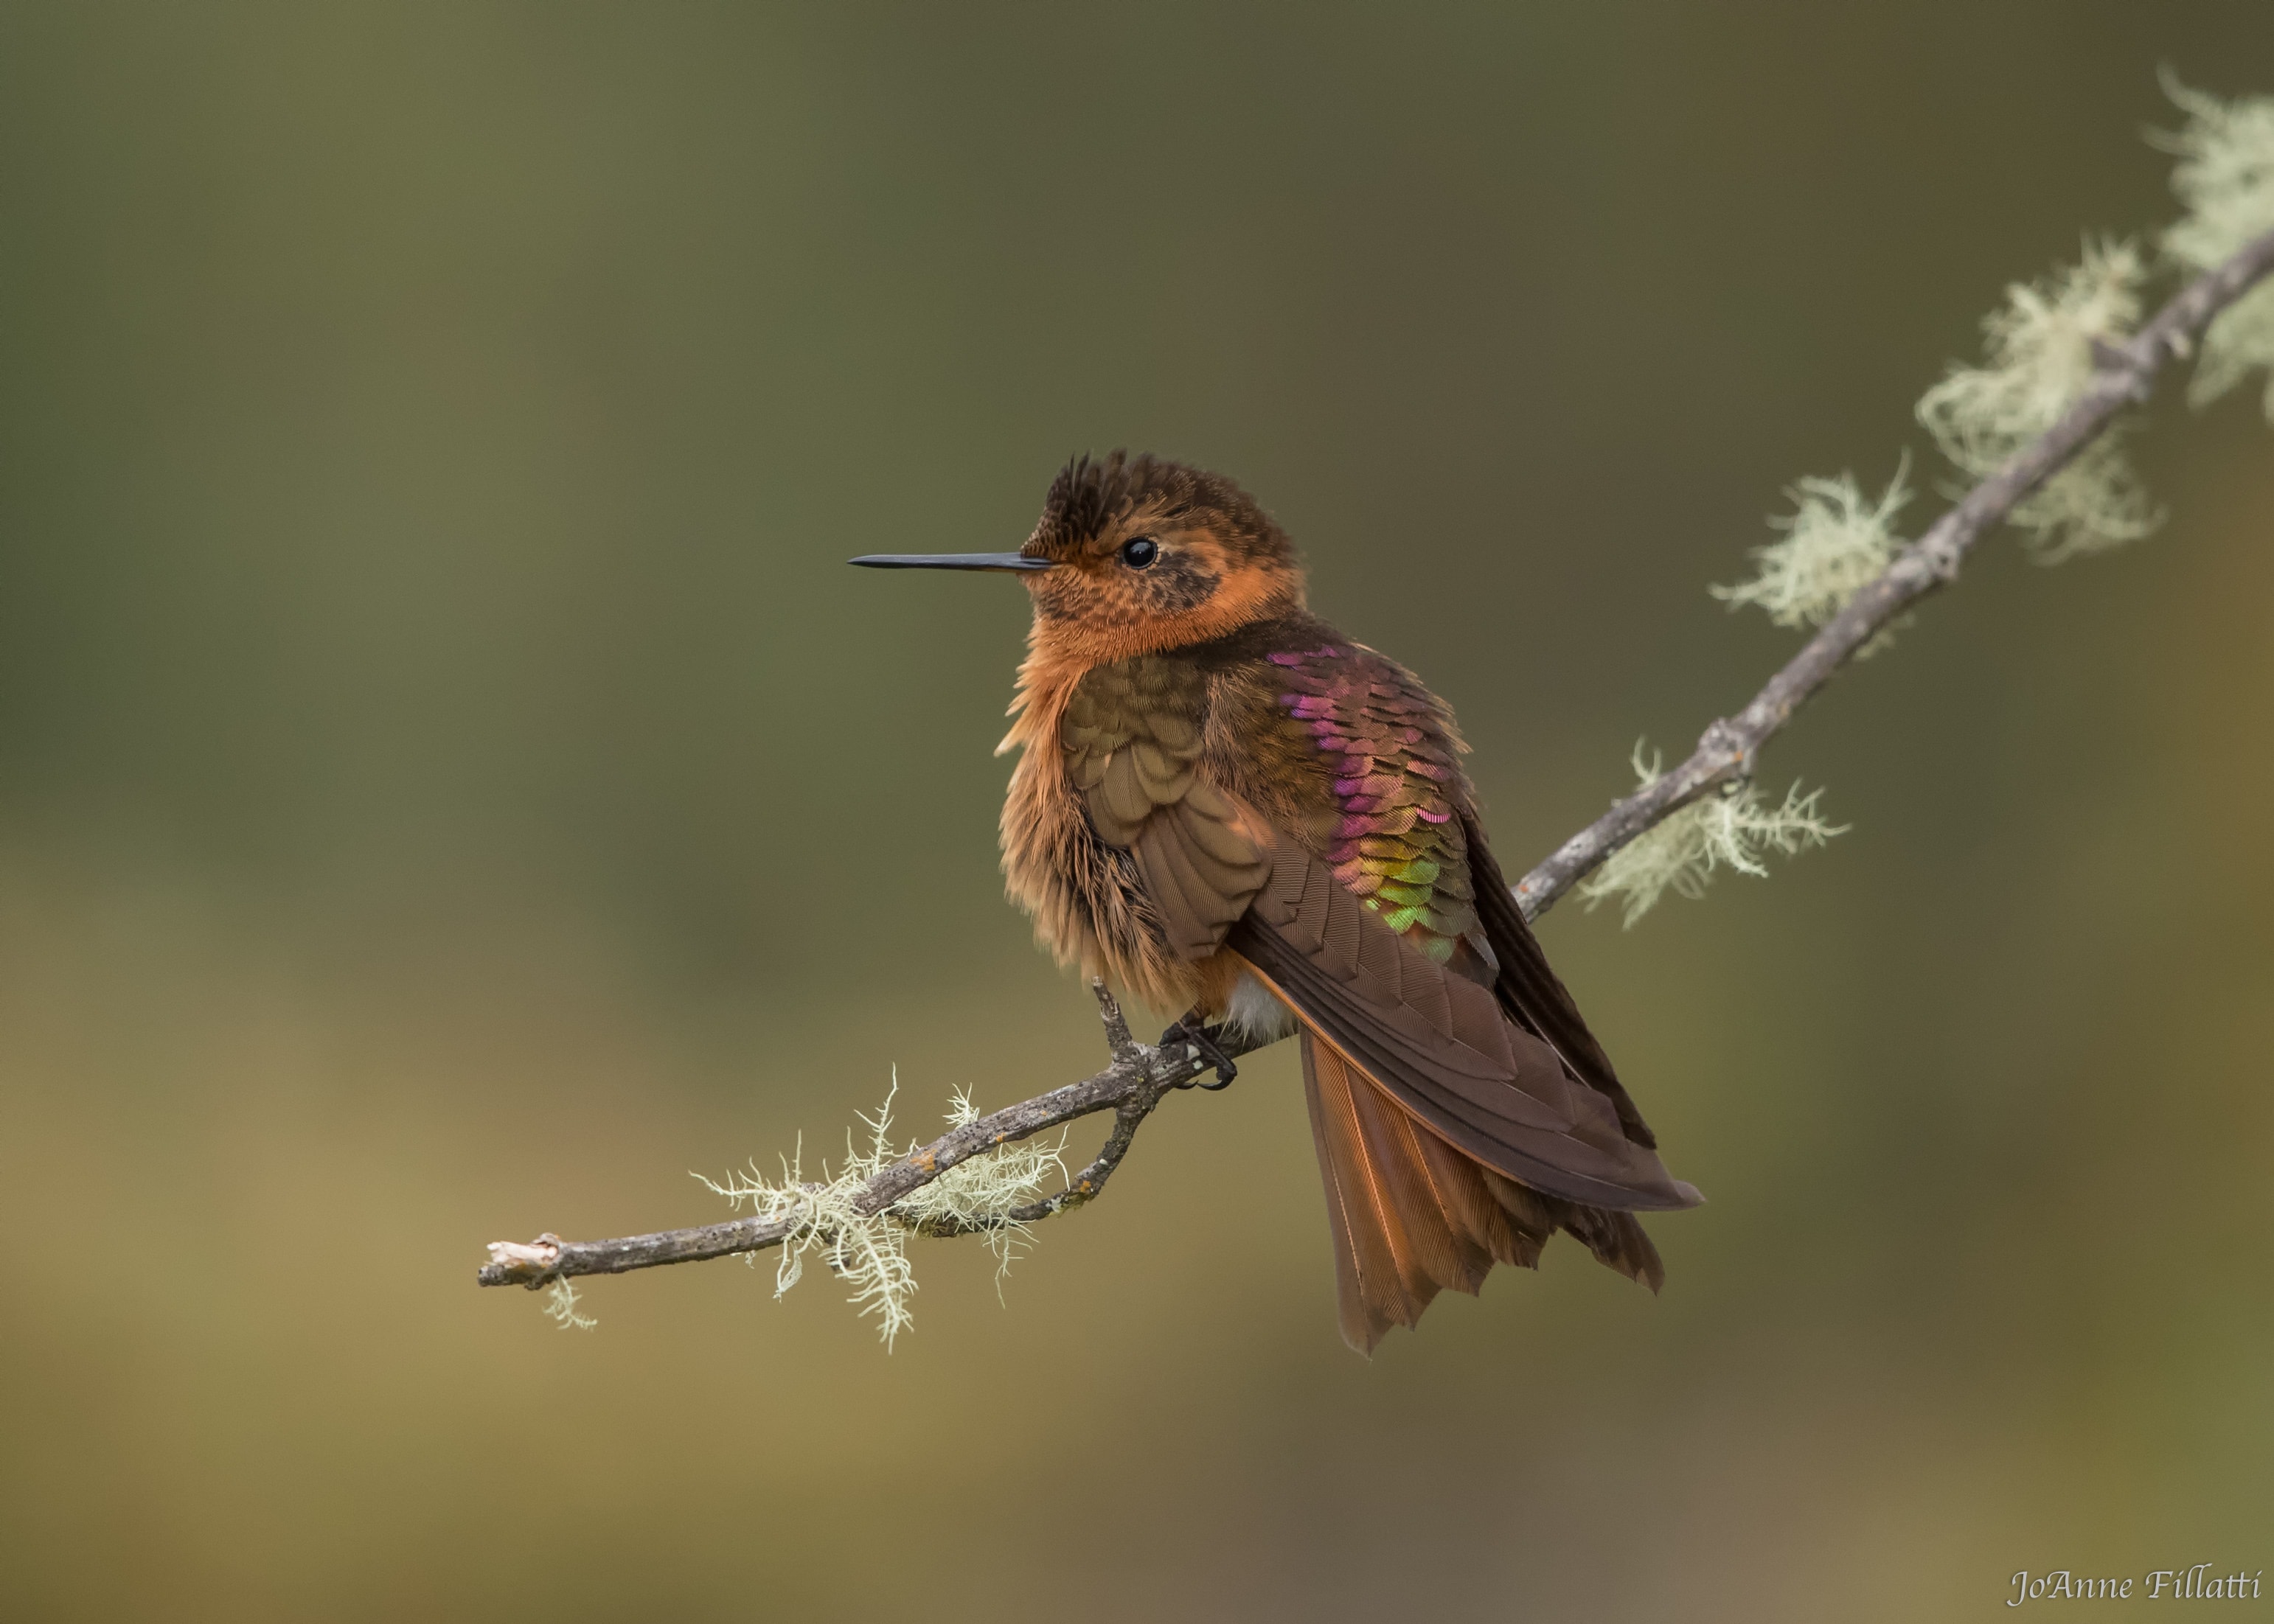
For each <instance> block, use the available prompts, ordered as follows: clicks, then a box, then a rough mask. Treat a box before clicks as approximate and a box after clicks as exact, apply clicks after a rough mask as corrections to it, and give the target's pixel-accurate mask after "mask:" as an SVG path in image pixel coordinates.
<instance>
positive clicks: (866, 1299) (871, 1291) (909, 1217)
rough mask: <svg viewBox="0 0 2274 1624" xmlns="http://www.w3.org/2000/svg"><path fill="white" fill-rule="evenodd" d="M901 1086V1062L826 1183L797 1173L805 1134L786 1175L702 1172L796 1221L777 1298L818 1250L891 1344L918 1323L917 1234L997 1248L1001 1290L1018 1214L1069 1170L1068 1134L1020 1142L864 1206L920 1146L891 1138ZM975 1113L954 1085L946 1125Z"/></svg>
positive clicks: (757, 1208) (784, 1250) (770, 1213)
mask: <svg viewBox="0 0 2274 1624" xmlns="http://www.w3.org/2000/svg"><path fill="white" fill-rule="evenodd" d="M899 1092H900V1073H899V1071H898V1069H897V1068H896V1069H895V1070H894V1071H893V1074H892V1086H891V1088H890V1089H888V1090H887V1091H886V1092H885V1102H884V1104H883V1105H882V1106H881V1107H879V1108H878V1109H877V1114H876V1115H875V1116H869V1115H867V1114H866V1113H862V1114H861V1120H862V1123H863V1124H866V1125H867V1127H868V1129H869V1135H868V1146H867V1147H866V1148H865V1149H863V1148H861V1147H856V1146H855V1143H854V1140H853V1136H852V1135H851V1134H850V1133H847V1135H846V1138H845V1161H844V1163H843V1164H842V1165H841V1166H840V1167H839V1168H838V1169H837V1170H836V1171H835V1172H834V1173H832V1172H831V1171H830V1170H829V1167H828V1164H827V1163H824V1164H823V1166H822V1169H821V1177H820V1178H819V1179H817V1180H814V1181H808V1180H807V1179H806V1178H805V1177H804V1176H803V1173H802V1170H801V1169H800V1162H801V1161H802V1156H803V1153H804V1142H803V1140H802V1139H800V1141H799V1146H798V1151H797V1153H796V1154H793V1155H792V1156H790V1157H788V1158H787V1160H785V1161H784V1162H783V1163H782V1175H781V1177H779V1179H772V1178H768V1177H766V1176H765V1175H764V1174H763V1173H761V1172H759V1171H758V1169H757V1164H756V1163H755V1162H753V1163H752V1164H751V1166H750V1167H749V1169H748V1170H747V1171H737V1172H732V1173H729V1174H728V1175H727V1182H726V1183H724V1184H719V1183H718V1182H716V1181H715V1180H712V1179H709V1178H704V1177H703V1175H701V1174H700V1173H698V1174H697V1175H695V1177H697V1178H699V1179H702V1182H703V1183H704V1184H707V1185H709V1186H710V1188H711V1189H712V1190H713V1191H715V1192H718V1193H719V1194H720V1195H723V1196H725V1197H726V1198H727V1200H728V1201H729V1202H730V1203H732V1204H733V1205H734V1206H735V1207H742V1206H744V1205H747V1206H748V1207H749V1210H750V1214H751V1215H752V1216H754V1217H757V1218H761V1219H764V1220H765V1221H767V1222H774V1223H779V1222H794V1225H795V1227H794V1229H792V1230H791V1231H790V1234H789V1236H788V1237H787V1239H785V1240H784V1241H783V1243H782V1244H781V1247H780V1249H779V1256H778V1257H777V1258H776V1259H775V1261H774V1295H775V1296H776V1297H780V1296H781V1295H782V1294H783V1293H784V1292H786V1291H787V1290H788V1289H790V1288H791V1287H792V1286H794V1285H795V1284H797V1282H799V1281H800V1280H801V1279H802V1278H803V1276H804V1274H805V1259H806V1254H807V1253H809V1252H811V1253H814V1254H816V1255H817V1256H818V1257H819V1258H820V1259H821V1260H822V1261H823V1262H824V1263H825V1264H827V1265H828V1267H829V1270H830V1272H831V1273H832V1274H835V1275H837V1276H838V1277H839V1278H840V1280H842V1281H844V1282H845V1283H846V1285H847V1287H848V1288H849V1289H850V1291H851V1295H850V1296H849V1297H847V1301H848V1302H850V1303H851V1304H853V1305H854V1307H855V1308H856V1309H858V1310H859V1311H860V1312H861V1314H862V1316H863V1317H864V1318H866V1317H869V1316H871V1315H873V1316H874V1317H875V1318H876V1319H877V1334H878V1335H879V1336H881V1337H882V1338H883V1340H884V1343H885V1348H886V1349H887V1350H889V1349H890V1348H891V1347H892V1341H893V1339H894V1338H895V1337H897V1336H898V1335H900V1333H901V1332H902V1331H904V1330H906V1329H907V1327H908V1326H909V1325H910V1324H911V1323H912V1321H913V1319H914V1315H913V1314H912V1312H911V1311H910V1309H909V1306H908V1299H909V1297H912V1296H913V1295H914V1294H915V1289H916V1280H915V1266H914V1265H913V1264H912V1263H910V1262H909V1260H908V1254H907V1242H908V1236H909V1235H910V1233H912V1232H924V1231H932V1232H938V1233H960V1232H965V1231H971V1230H975V1231H976V1232H977V1233H979V1234H980V1235H981V1236H982V1237H983V1238H984V1239H985V1241H986V1243H987V1244H988V1247H989V1249H990V1251H992V1252H994V1254H995V1259H996V1281H997V1285H998V1290H999V1289H1000V1285H1001V1282H1002V1278H1003V1276H1004V1274H1006V1273H1008V1271H1009V1269H1010V1267H1011V1263H1012V1261H1013V1259H1014V1258H1016V1257H1018V1256H1019V1255H1020V1253H1021V1252H1024V1251H1025V1250H1026V1249H1027V1248H1028V1246H1029V1245H1031V1244H1032V1237H1031V1235H1030V1233H1029V1230H1028V1226H1027V1225H1025V1224H1023V1223H1020V1222H1016V1221H1014V1220H1013V1218H1012V1217H1011V1216H1010V1214H1011V1213H1012V1211H1013V1209H1014V1208H1017V1207H1021V1206H1024V1205H1025V1204H1026V1203H1027V1202H1028V1201H1030V1200H1032V1199H1034V1198H1035V1196H1036V1195H1037V1194H1038V1193H1040V1192H1041V1190H1042V1188H1043V1184H1044V1182H1045V1181H1046V1180H1047V1179H1048V1178H1050V1177H1051V1176H1052V1175H1053V1174H1055V1175H1056V1176H1057V1177H1061V1178H1063V1177H1065V1162H1064V1161H1063V1160H1062V1157H1061V1153H1062V1152H1063V1151H1064V1150H1065V1136H1064V1135H1063V1134H1061V1135H1059V1137H1058V1139H1055V1140H1052V1141H1049V1142H1043V1141H1038V1140H1034V1139H1026V1140H1020V1141H1019V1142H1017V1143H1015V1144H1008V1145H1002V1146H998V1147H996V1148H994V1149H992V1150H989V1151H986V1152H983V1153H982V1154H979V1155H976V1156H974V1157H972V1158H971V1159H970V1160H969V1161H968V1162H960V1163H959V1164H958V1165H957V1166H955V1167H953V1168H951V1169H948V1170H947V1171H946V1172H945V1173H943V1174H941V1175H940V1176H939V1177H937V1178H936V1179H933V1180H932V1181H931V1182H930V1184H924V1185H922V1186H920V1187H919V1188H917V1189H916V1190H915V1191H913V1192H910V1193H909V1194H908V1195H907V1196H904V1197H903V1198H901V1199H900V1202H899V1203H898V1204H897V1205H895V1206H894V1207H889V1208H887V1209H885V1211H884V1212H881V1213H865V1212H862V1210H861V1207H860V1195H861V1192H862V1189H863V1188H864V1187H865V1186H866V1185H867V1184H868V1183H869V1181H870V1179H872V1178H874V1177H876V1176H877V1174H878V1173H881V1172H882V1171H884V1170H885V1169H886V1168H888V1167H890V1166H892V1164H893V1163H894V1162H899V1161H900V1160H902V1159H903V1158H904V1157H906V1156H907V1155H909V1154H913V1153H914V1152H915V1149H916V1148H917V1147H916V1146H915V1143H914V1142H913V1141H911V1142H910V1143H909V1144H908V1145H907V1146H906V1147H900V1148H895V1147H894V1146H893V1143H892V1100H893V1098H894V1096H895V1095H897V1094H899ZM978 1118H979V1110H978V1108H977V1107H976V1106H975V1105H974V1104H973V1103H972V1102H971V1097H970V1095H969V1094H968V1093H966V1092H964V1091H962V1090H960V1089H959V1090H957V1091H956V1093H955V1094H954V1095H953V1098H952V1102H951V1104H950V1106H949V1108H948V1112H947V1124H948V1126H949V1127H951V1128H960V1127H964V1126H967V1125H968V1124H971V1123H974V1122H975V1121H977V1120H978Z"/></svg>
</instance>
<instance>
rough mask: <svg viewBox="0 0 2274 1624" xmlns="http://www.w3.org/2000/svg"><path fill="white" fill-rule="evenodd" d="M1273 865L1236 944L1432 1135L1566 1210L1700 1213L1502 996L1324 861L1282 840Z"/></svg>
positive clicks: (1682, 1187) (1230, 940) (1233, 935)
mask: <svg viewBox="0 0 2274 1624" xmlns="http://www.w3.org/2000/svg"><path fill="white" fill-rule="evenodd" d="M1270 861H1271V869H1270V877H1269V880H1268V881H1267V882H1266V883H1265V884H1264V886H1263V888H1262V889H1261V891H1259V892H1258V893H1257V894H1256V897H1255V899H1254V904H1253V906H1251V907H1250V908H1249V909H1248V911H1247V913H1246V915H1245V916H1244V917H1243V918H1241V919H1240V921H1239V922H1238V923H1237V924H1236V925H1234V926H1233V927H1232V929H1231V931H1230V933H1229V934H1228V935H1227V936H1226V937H1225V944H1226V945H1227V946H1229V947H1230V948H1231V950H1232V951H1235V952H1237V953H1238V954H1239V956H1240V958H1242V959H1245V960H1246V962H1247V963H1248V964H1249V965H1251V966H1254V969H1255V971H1256V972H1257V974H1260V975H1261V976H1262V977H1263V978H1264V979H1265V980H1266V981H1269V982H1270V983H1271V985H1272V986H1273V988H1274V989H1276V991H1277V992H1278V993H1279V995H1280V996H1282V997H1284V999H1286V1001H1287V1002H1288V1004H1290V1005H1291V1006H1292V1007H1293V1008H1294V1010H1295V1011H1296V1012H1297V1013H1298V1014H1299V1016H1300V1017H1301V1019H1302V1021H1303V1024H1304V1026H1306V1027H1307V1028H1308V1029H1309V1030H1310V1031H1311V1032H1312V1033H1314V1034H1316V1035H1317V1036H1318V1037H1319V1038H1320V1039H1321V1040H1323V1041H1325V1042H1326V1043H1328V1044H1329V1045H1330V1046H1331V1047H1332V1048H1333V1049H1335V1050H1336V1051H1337V1053H1338V1054H1339V1055H1340V1056H1342V1057H1343V1058H1344V1059H1345V1060H1347V1061H1348V1062H1350V1063H1351V1064H1352V1065H1353V1066H1355V1067H1356V1068H1357V1069H1358V1070H1359V1071H1362V1072H1364V1073H1365V1074H1366V1075H1367V1077H1369V1078H1371V1079H1373V1080H1374V1082H1375V1083H1377V1084H1379V1085H1380V1086H1381V1087H1382V1090H1383V1091H1384V1092H1385V1093H1387V1094H1389V1097H1390V1098H1391V1099H1393V1100H1395V1101H1397V1103H1398V1104H1399V1105H1402V1106H1403V1107H1404V1108H1405V1109H1407V1110H1409V1111H1411V1112H1412V1113H1413V1115H1414V1116H1418V1117H1419V1119H1420V1120H1421V1122H1422V1123H1423V1124H1425V1125H1426V1126H1427V1129H1428V1130H1429V1131H1430V1132H1434V1133H1435V1134H1437V1135H1438V1136H1439V1137H1441V1138H1442V1139H1445V1140H1446V1141H1447V1142H1449V1144H1451V1145H1452V1146H1454V1147H1456V1148H1457V1149H1459V1150H1461V1151H1464V1152H1465V1153H1466V1154H1468V1155H1470V1156H1472V1157H1473V1158H1475V1159H1476V1160H1477V1161H1479V1162H1482V1163H1483V1164H1484V1165H1485V1166H1486V1167H1487V1168H1488V1169H1492V1170H1494V1171H1495V1172H1497V1173H1500V1174H1501V1175H1502V1176H1503V1177H1508V1178H1511V1179H1515V1180H1517V1181H1518V1182H1520V1183H1522V1184H1527V1185H1530V1186H1531V1187H1532V1189H1534V1190H1537V1191H1540V1192H1545V1193H1547V1194H1549V1195H1552V1196H1558V1197H1562V1199H1566V1200H1570V1201H1575V1202H1579V1203H1583V1204H1585V1205H1587V1206H1590V1207H1603V1208H1608V1209H1612V1210H1615V1211H1628V1212H1651V1211H1659V1210H1663V1209H1667V1208H1672V1207H1694V1206H1696V1205H1697V1204H1698V1200H1699V1199H1700V1198H1699V1196H1698V1192H1697V1191H1695V1190H1694V1189H1692V1188H1691V1187H1690V1185H1688V1184H1683V1183H1681V1182H1680V1181H1678V1180H1676V1179H1675V1178H1674V1177H1672V1176H1671V1175H1670V1174H1668V1172H1667V1170H1666V1168H1665V1165H1664V1164H1663V1163H1662V1162H1660V1161H1659V1159H1658V1155H1657V1154H1656V1152H1654V1151H1653V1150H1652V1149H1650V1148H1649V1147H1647V1146H1644V1145H1639V1144H1637V1143H1635V1142H1634V1141H1633V1140H1632V1139H1629V1138H1628V1137H1627V1134H1626V1132H1625V1131H1624V1128H1623V1124H1621V1122H1620V1120H1619V1115H1618V1112H1617V1110H1616V1109H1615V1108H1614V1106H1613V1104H1612V1102H1611V1101H1610V1100H1609V1099H1608V1098H1607V1097H1606V1096H1605V1095H1603V1094H1599V1093H1597V1092H1596V1091H1595V1090H1594V1089H1592V1088H1589V1087H1586V1086H1584V1085H1582V1084H1579V1083H1577V1082H1576V1081H1575V1080H1574V1079H1572V1078H1571V1077H1570V1075H1569V1073H1567V1072H1566V1071H1565V1069H1564V1066H1563V1064H1562V1060H1561V1059H1560V1058H1559V1057H1558V1056H1557V1054H1556V1052H1555V1049H1552V1048H1551V1047H1550V1046H1549V1045H1548V1044H1547V1042H1546V1041H1543V1040H1541V1039H1540V1037H1538V1036H1536V1035H1534V1034H1532V1033H1530V1032H1527V1031H1525V1029H1524V1028H1523V1027H1521V1026H1517V1024H1516V1023H1515V1022H1514V1021H1512V1020H1510V1019H1509V1018H1508V1016H1507V1015H1506V1014H1505V1013H1504V1012H1503V1011H1502V1006H1501V1003H1500V999H1499V998H1498V996H1496V995H1495V992H1494V991H1493V989H1490V988H1488V987H1486V986H1483V985H1481V984H1480V983H1479V982H1478V981H1472V980H1470V979H1469V978H1468V977H1467V976H1466V975H1464V974H1461V972H1460V970H1459V969H1458V968H1457V967H1455V966H1452V965H1449V964H1443V963H1439V962H1438V961H1437V960H1436V959H1434V958H1431V957H1429V956H1427V955H1426V954H1424V953H1422V952H1420V951H1418V950H1417V949H1415V948H1414V947H1413V946H1412V945H1411V944H1409V942H1408V941H1407V940H1406V939H1405V938H1404V937H1403V936H1400V935H1399V934H1398V933H1397V931H1395V930H1393V929H1390V927H1389V925H1388V924H1387V923H1385V922H1384V921H1383V920H1382V917H1381V915H1380V914H1378V913H1376V912H1374V911H1372V910H1369V909H1368V908H1367V907H1366V906H1365V905H1364V900H1363V899H1362V898H1359V897H1357V896H1355V895H1353V894H1352V892H1351V891H1348V890H1346V889H1345V888H1344V886H1343V885H1342V884H1341V883H1338V882H1337V878H1336V876H1335V874H1334V871H1333V870H1332V869H1330V868H1328V866H1327V865H1326V864H1325V863H1324V862H1323V861H1321V860H1319V859H1318V858H1316V857H1314V856H1312V855H1310V854H1309V853H1306V852H1303V851H1300V850H1298V849H1296V848H1294V847H1293V846H1291V844H1286V843H1283V844H1282V845H1281V846H1279V847H1278V848H1276V850H1275V851H1274V852H1273V853H1270Z"/></svg>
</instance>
